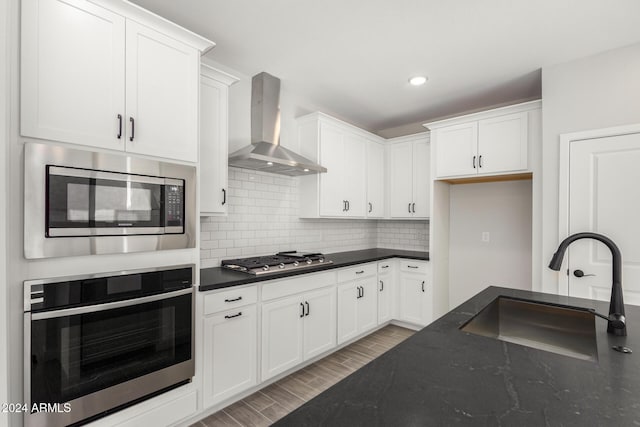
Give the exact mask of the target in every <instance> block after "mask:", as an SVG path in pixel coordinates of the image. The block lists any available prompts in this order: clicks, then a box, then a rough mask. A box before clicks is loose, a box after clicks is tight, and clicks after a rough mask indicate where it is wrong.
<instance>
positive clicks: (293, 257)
mask: <svg viewBox="0 0 640 427" xmlns="http://www.w3.org/2000/svg"><path fill="white" fill-rule="evenodd" d="M332 262H333V261H331V260H326V259H325V258H324V255H322V254H321V253H319V252H297V251H287V252H278V253H277V254H275V255H267V256H259V257H250V258H239V259H227V260H224V261H222V267H223V268H228V269H230V270H235V271H241V272H243V273H248V274H256V275H258V274H267V273H281V272H284V271H291V270H300V269H305V268H311V267H316V266H319V265H325V264H331V263H332Z"/></svg>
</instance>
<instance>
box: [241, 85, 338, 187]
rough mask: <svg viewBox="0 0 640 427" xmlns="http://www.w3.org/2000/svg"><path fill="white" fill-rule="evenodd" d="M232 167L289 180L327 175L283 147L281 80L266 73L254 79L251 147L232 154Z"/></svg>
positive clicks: (323, 170) (315, 165)
mask: <svg viewBox="0 0 640 427" xmlns="http://www.w3.org/2000/svg"><path fill="white" fill-rule="evenodd" d="M229 166H236V167H239V168H244V169H253V170H259V171H263V172H272V173H277V174H280V175H288V176H301V175H309V174H313V173H322V172H326V171H327V168H325V167H322V166H320V165H318V164H316V163H315V162H313V161H311V160H309V159H307V158H305V157H302V156H301V155H299V154H296V153H294V152H293V151H291V150H287V149H286V148H284V147H281V146H280V79H278V78H276V77H274V76H272V75H270V74H267V73H264V72H263V73H260V74H257V75H255V76H253V79H251V145H249V146H247V147H244V148H241V149H240V150H238V151H235V152H233V153H231V154H230V155H229Z"/></svg>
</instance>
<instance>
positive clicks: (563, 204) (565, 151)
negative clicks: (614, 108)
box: [558, 123, 640, 295]
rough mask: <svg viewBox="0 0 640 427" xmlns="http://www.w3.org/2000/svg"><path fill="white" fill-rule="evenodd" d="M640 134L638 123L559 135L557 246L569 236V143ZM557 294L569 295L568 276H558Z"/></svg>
mask: <svg viewBox="0 0 640 427" xmlns="http://www.w3.org/2000/svg"><path fill="white" fill-rule="evenodd" d="M634 133H640V123H636V124H631V125H624V126H614V127H608V128H602V129H590V130H586V131H581V132H571V133H563V134H560V156H559V176H558V244H559V243H560V241H561V240H562V239H564V238H565V237H566V236H568V235H569V213H570V212H569V202H570V200H569V186H570V184H571V183H570V182H569V177H570V162H571V143H572V142H580V141H588V140H592V139H598V138H608V137H611V136H622V135H629V134H634ZM569 255H570V252H569V251H567V256H566V257H565V259H564V262H563V263H562V267H561V268H560V271H561V272H562V271H565V269H566V266H567V265H568V262H569ZM558 294H559V295H569V276H568V275H566V274H560V277H559V278H558Z"/></svg>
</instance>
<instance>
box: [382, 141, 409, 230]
mask: <svg viewBox="0 0 640 427" xmlns="http://www.w3.org/2000/svg"><path fill="white" fill-rule="evenodd" d="M388 150H389V151H388V154H389V214H390V216H391V217H392V218H411V216H412V214H411V203H413V171H412V167H413V159H412V155H413V148H412V144H411V143H402V144H394V145H391V146H389V148H388Z"/></svg>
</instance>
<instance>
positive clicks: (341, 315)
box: [338, 282, 360, 344]
mask: <svg viewBox="0 0 640 427" xmlns="http://www.w3.org/2000/svg"><path fill="white" fill-rule="evenodd" d="M358 286H359V284H357V283H356V282H348V283H343V284H340V285H338V344H342V343H343V342H345V341H348V340H350V339H351V338H353V337H355V336H356V335H358V301H359V299H360V298H359V296H360V291H359V288H358Z"/></svg>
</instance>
